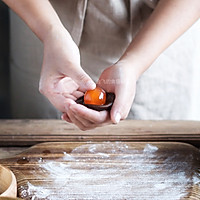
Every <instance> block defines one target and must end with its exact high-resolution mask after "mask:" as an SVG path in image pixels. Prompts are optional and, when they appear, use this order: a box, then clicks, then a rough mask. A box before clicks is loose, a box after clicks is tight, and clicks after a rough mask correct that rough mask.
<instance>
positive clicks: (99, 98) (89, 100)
mask: <svg viewBox="0 0 200 200" xmlns="http://www.w3.org/2000/svg"><path fill="white" fill-rule="evenodd" d="M84 103H85V104H92V105H104V104H105V103H106V92H105V91H104V90H103V89H102V88H99V87H96V88H95V89H94V90H88V91H86V93H85V95H84Z"/></svg>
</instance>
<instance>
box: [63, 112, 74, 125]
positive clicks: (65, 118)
mask: <svg viewBox="0 0 200 200" xmlns="http://www.w3.org/2000/svg"><path fill="white" fill-rule="evenodd" d="M61 119H62V120H65V121H67V122H69V123H72V121H71V120H70V118H69V116H68V115H67V113H63V114H62V115H61Z"/></svg>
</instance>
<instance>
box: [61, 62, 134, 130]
mask: <svg viewBox="0 0 200 200" xmlns="http://www.w3.org/2000/svg"><path fill="white" fill-rule="evenodd" d="M135 77H136V76H135V72H134V70H133V69H132V68H131V66H130V64H126V62H123V61H121V62H119V63H118V64H115V65H113V66H111V67H108V68H107V69H106V70H104V72H103V73H102V74H101V76H100V78H99V81H98V86H99V87H102V88H103V89H105V90H106V91H107V92H113V93H115V96H116V97H115V101H114V104H113V106H112V109H111V111H110V113H109V112H108V111H101V112H98V111H94V110H91V109H88V108H86V107H85V106H83V105H79V104H73V105H70V107H69V110H68V111H67V114H65V115H64V116H63V118H64V119H65V120H67V121H69V122H70V121H71V122H73V123H74V124H76V125H77V126H78V127H79V128H80V129H81V130H89V129H93V128H96V127H98V126H103V125H105V124H109V123H112V122H113V123H118V122H119V121H120V120H122V119H125V118H126V117H127V115H128V113H129V110H130V108H131V105H132V102H133V99H134V97H135V87H136V78H135Z"/></svg>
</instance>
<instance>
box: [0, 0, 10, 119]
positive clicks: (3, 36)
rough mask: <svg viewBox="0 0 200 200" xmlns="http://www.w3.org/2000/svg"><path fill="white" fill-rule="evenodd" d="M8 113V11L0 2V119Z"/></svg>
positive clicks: (6, 116) (8, 116)
mask: <svg viewBox="0 0 200 200" xmlns="http://www.w3.org/2000/svg"><path fill="white" fill-rule="evenodd" d="M3 118H10V112H9V11H8V7H7V6H6V5H5V4H4V3H3V2H2V1H0V119H3Z"/></svg>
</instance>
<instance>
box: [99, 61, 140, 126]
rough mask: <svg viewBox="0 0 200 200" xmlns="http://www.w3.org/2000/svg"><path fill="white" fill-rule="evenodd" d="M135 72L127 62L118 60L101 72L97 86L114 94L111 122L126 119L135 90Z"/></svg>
mask: <svg viewBox="0 0 200 200" xmlns="http://www.w3.org/2000/svg"><path fill="white" fill-rule="evenodd" d="M136 77H137V76H136V72H135V70H134V68H133V67H132V66H131V65H130V63H129V62H126V61H119V62H118V63H116V64H115V65H112V66H110V67H108V68H107V69H106V70H104V71H103V73H102V74H101V76H100V78H99V81H98V86H99V87H101V88H103V89H105V90H106V91H107V92H112V93H114V94H115V100H114V103H113V106H112V108H111V111H110V119H111V121H112V123H115V124H116V123H119V121H120V120H123V119H126V118H127V116H128V113H129V111H130V108H131V105H132V103H133V100H134V97H135V92H136V81H137V78H136Z"/></svg>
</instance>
